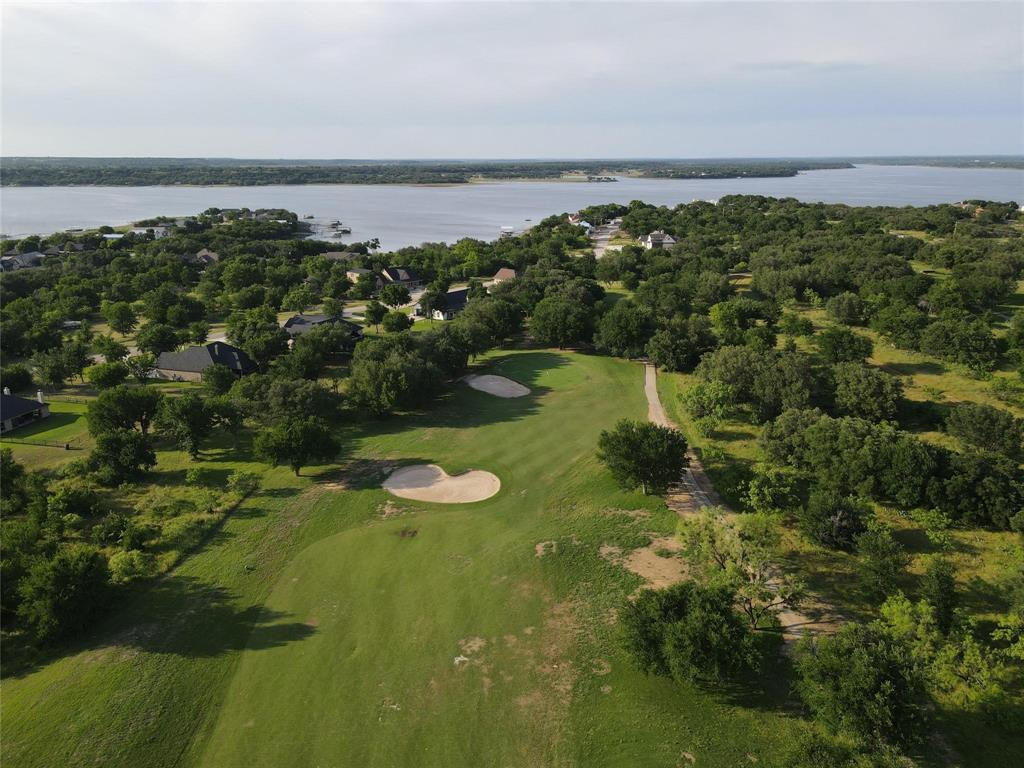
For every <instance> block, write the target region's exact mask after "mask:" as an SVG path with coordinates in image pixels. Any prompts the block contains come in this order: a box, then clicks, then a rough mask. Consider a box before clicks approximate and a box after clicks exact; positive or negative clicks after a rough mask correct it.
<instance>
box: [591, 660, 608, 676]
mask: <svg viewBox="0 0 1024 768" xmlns="http://www.w3.org/2000/svg"><path fill="white" fill-rule="evenodd" d="M590 671H591V672H593V673H594V674H595V675H597V676H598V677H604V676H605V675H607V674H610V673H611V671H612V665H611V664H609V663H608V662H607V661H605V660H604V659H594V663H593V664H592V665H591V667H590Z"/></svg>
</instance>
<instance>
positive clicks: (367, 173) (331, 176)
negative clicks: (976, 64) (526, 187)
mask: <svg viewBox="0 0 1024 768" xmlns="http://www.w3.org/2000/svg"><path fill="white" fill-rule="evenodd" d="M3 165H4V168H3V174H2V175H0V184H3V185H7V186H19V187H40V186H81V185H97V186H149V185H154V184H195V185H216V184H222V185H246V186H258V185H266V184H465V183H467V182H469V181H472V180H473V179H557V178H559V177H561V176H563V175H566V174H583V175H591V176H603V175H607V174H637V175H640V176H643V177H648V178H671V179H690V178H705V179H725V178H737V177H774V176H795V175H796V174H797V173H798V172H800V171H806V170H812V169H819V168H850V167H852V166H851V165H850V164H849V163H848V162H845V161H834V160H822V161H815V160H624V161H623V160H615V161H610V160H583V161H581V160H568V161H566V160H561V161H535V160H519V161H459V160H452V161H422V160H421V161H359V160H226V159H223V160H222V159H201V158H195V159H187V158H183V159H177V158H33V157H11V158H4V162H3Z"/></svg>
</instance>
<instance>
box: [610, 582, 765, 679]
mask: <svg viewBox="0 0 1024 768" xmlns="http://www.w3.org/2000/svg"><path fill="white" fill-rule="evenodd" d="M732 603H733V599H732V595H731V594H730V593H729V590H728V589H725V588H707V587H701V586H698V585H697V584H695V583H693V582H682V583H680V584H676V585H674V586H671V587H668V588H666V589H661V590H652V589H645V590H643V591H642V592H641V593H640V594H639V595H638V596H637V598H636V600H632V601H629V602H627V603H626V605H625V606H624V607H623V608H622V610H621V612H620V614H619V616H620V623H621V625H622V634H623V641H624V644H625V647H626V650H627V651H628V652H629V653H630V655H631V656H632V657H633V660H634V661H635V662H636V664H637V666H638V667H639V668H640V669H641V670H642V671H644V672H646V673H648V674H656V675H662V676H671V677H673V678H674V679H676V680H678V681H680V682H703V681H717V680H720V679H723V678H731V677H735V676H736V675H737V674H739V673H741V672H742V671H744V670H746V669H749V668H751V667H753V666H755V665H756V663H757V652H756V649H755V646H754V643H753V638H752V636H751V634H750V633H749V632H748V631H747V628H746V626H744V622H743V620H742V619H741V618H740V617H739V616H738V615H737V614H736V612H735V611H734V610H733V607H732Z"/></svg>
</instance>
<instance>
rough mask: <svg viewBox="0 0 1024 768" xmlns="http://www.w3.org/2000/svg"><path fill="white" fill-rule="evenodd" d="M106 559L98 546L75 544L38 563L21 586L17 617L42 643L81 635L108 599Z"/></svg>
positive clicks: (108, 582) (33, 566) (108, 579)
mask: <svg viewBox="0 0 1024 768" xmlns="http://www.w3.org/2000/svg"><path fill="white" fill-rule="evenodd" d="M109 584H110V571H109V569H108V567H107V559H106V558H105V557H103V555H102V553H100V551H99V550H98V549H96V548H95V547H92V546H89V545H87V544H72V545H69V546H65V547H62V548H61V549H58V550H57V553H56V554H55V555H54V556H53V558H52V559H49V560H46V559H41V560H37V561H36V562H35V563H34V564H33V565H32V567H31V568H30V569H29V571H28V573H27V574H26V575H25V578H24V579H23V580H22V582H21V584H20V585H19V588H18V592H19V596H20V598H21V604H20V605H19V606H18V618H19V619H20V620H21V621H22V622H23V623H24V624H25V626H26V627H27V628H28V629H29V630H30V631H31V632H32V633H33V634H34V635H35V637H36V638H37V639H38V640H40V641H50V640H56V639H58V638H61V637H68V636H70V635H74V634H75V633H78V632H81V630H82V629H84V628H85V626H86V625H87V624H88V623H89V621H91V620H92V618H93V617H94V616H95V615H96V613H97V612H99V610H100V609H101V608H102V607H103V605H104V604H105V602H106V599H107V596H108V587H109Z"/></svg>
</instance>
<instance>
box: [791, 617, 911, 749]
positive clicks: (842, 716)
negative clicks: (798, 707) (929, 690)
mask: <svg viewBox="0 0 1024 768" xmlns="http://www.w3.org/2000/svg"><path fill="white" fill-rule="evenodd" d="M796 667H797V671H798V673H799V675H800V680H799V681H798V683H797V691H798V692H799V694H800V696H801V698H802V699H803V700H804V703H805V704H806V705H807V706H808V708H809V709H810V710H811V711H812V712H813V713H814V715H815V716H816V717H817V718H818V719H819V720H821V721H822V722H823V723H825V724H826V725H828V726H829V727H830V728H832V729H833V730H835V731H838V732H841V733H848V734H850V735H852V736H853V737H855V738H858V739H863V740H866V741H892V742H895V743H898V744H909V743H913V742H914V741H915V740H916V738H917V737H918V736H919V734H920V733H921V732H922V730H923V726H924V723H925V721H926V703H925V679H924V674H923V672H922V669H921V667H920V666H919V665H918V663H917V662H916V661H915V659H914V653H913V650H912V648H911V647H910V646H909V644H908V643H906V642H905V641H903V640H901V639H898V638H896V637H893V636H892V635H891V634H889V633H888V632H886V631H885V630H884V629H883V628H882V627H880V626H878V625H875V624H869V625H863V624H847V625H845V626H844V627H842V629H840V630H839V631H838V632H836V633H835V634H834V635H831V636H822V637H819V638H817V639H816V640H812V641H803V642H802V643H801V644H800V646H799V648H798V652H797V662H796Z"/></svg>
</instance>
